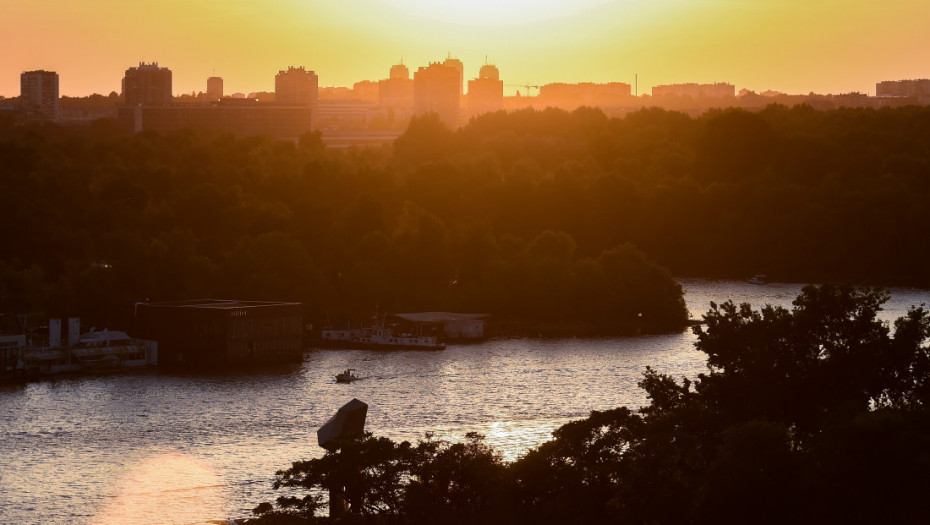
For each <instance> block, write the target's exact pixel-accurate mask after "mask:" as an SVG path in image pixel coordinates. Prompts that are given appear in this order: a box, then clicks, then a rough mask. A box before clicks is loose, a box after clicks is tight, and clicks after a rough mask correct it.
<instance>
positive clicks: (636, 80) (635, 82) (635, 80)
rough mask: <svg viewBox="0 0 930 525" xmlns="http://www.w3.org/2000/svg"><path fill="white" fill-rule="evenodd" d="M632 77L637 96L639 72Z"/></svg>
mask: <svg viewBox="0 0 930 525" xmlns="http://www.w3.org/2000/svg"><path fill="white" fill-rule="evenodd" d="M633 78H634V80H633V83H634V84H635V85H636V91H635V93H636V95H635V96H637V97H638V96H639V73H636V74H634V75H633Z"/></svg>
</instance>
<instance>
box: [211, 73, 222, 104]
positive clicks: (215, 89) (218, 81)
mask: <svg viewBox="0 0 930 525" xmlns="http://www.w3.org/2000/svg"><path fill="white" fill-rule="evenodd" d="M221 98H223V79H222V78H220V77H210V78H208V79H207V102H216V101H217V100H219V99H221Z"/></svg>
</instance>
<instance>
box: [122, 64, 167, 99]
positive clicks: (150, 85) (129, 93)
mask: <svg viewBox="0 0 930 525" xmlns="http://www.w3.org/2000/svg"><path fill="white" fill-rule="evenodd" d="M122 98H123V105H125V106H169V105H171V70H170V69H168V68H166V67H158V62H152V63H151V64H146V63H145V62H139V67H131V68H129V69H127V70H126V74H125V75H124V76H123V95H122Z"/></svg>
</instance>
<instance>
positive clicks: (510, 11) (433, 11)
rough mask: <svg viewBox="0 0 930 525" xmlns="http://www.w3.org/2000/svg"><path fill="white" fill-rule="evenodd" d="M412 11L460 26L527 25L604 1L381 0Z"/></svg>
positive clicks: (603, 0) (603, 1) (604, 1)
mask: <svg viewBox="0 0 930 525" xmlns="http://www.w3.org/2000/svg"><path fill="white" fill-rule="evenodd" d="M384 1H385V2H386V3H387V4H389V5H392V6H395V7H398V8H400V9H403V10H405V11H407V12H409V13H411V14H414V15H418V16H423V17H426V18H432V19H435V20H440V21H443V22H451V23H456V24H462V25H478V26H495V25H517V24H530V23H533V22H539V21H541V20H547V19H551V18H556V17H560V16H565V15H569V14H572V13H576V12H578V11H581V10H584V9H586V8H589V7H593V6H596V5H598V4H603V3H606V2H607V0H573V1H572V2H565V1H563V0H534V1H532V2H528V1H525V0H384Z"/></svg>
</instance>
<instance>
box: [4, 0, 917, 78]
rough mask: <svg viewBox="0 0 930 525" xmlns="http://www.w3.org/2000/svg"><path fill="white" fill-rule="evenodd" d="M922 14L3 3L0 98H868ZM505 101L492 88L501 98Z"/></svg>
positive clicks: (327, 0) (677, 2)
mask: <svg viewBox="0 0 930 525" xmlns="http://www.w3.org/2000/svg"><path fill="white" fill-rule="evenodd" d="M928 21H930V0H885V1H883V2H876V1H874V0H870V1H866V0H845V1H840V0H570V1H557V0H534V1H523V0H261V1H259V0H2V1H0V49H2V50H3V52H2V59H0V95H4V96H16V95H18V94H19V74H20V73H21V72H22V71H28V70H33V69H46V70H53V71H57V72H58V74H59V76H60V90H61V94H62V95H71V96H78V95H86V94H90V93H94V92H97V93H102V94H107V93H109V92H111V91H119V89H120V79H121V78H122V76H123V72H124V71H125V70H126V68H128V67H130V66H135V65H137V64H138V63H139V62H140V61H146V62H152V61H157V62H159V65H161V66H165V67H168V68H170V69H171V70H172V72H173V78H174V92H175V93H176V94H178V93H189V92H191V91H205V90H206V79H207V77H209V76H211V75H214V74H215V75H217V76H220V77H223V79H224V84H225V91H226V92H227V93H233V92H237V91H238V92H243V93H248V92H251V91H273V90H274V75H275V74H276V73H277V72H278V70H280V69H284V68H286V67H287V66H290V65H293V66H301V65H302V66H305V67H307V68H308V69H313V70H315V71H316V72H317V74H318V75H319V77H320V85H321V86H333V85H336V86H351V85H352V83H353V82H356V81H358V80H378V79H382V78H386V77H387V75H388V69H389V68H390V66H391V65H392V64H395V63H397V62H398V61H399V60H400V59H401V58H403V61H404V63H405V64H407V65H408V66H409V67H410V69H411V72H413V71H414V70H415V69H416V68H417V67H418V66H424V65H427V64H428V63H429V62H430V61H439V60H442V59H444V58H446V57H447V56H448V55H449V54H450V53H451V54H452V55H453V56H455V57H457V58H459V59H461V60H462V61H463V62H464V63H465V77H466V79H468V78H474V77H476V76H477V73H478V68H479V67H480V66H481V64H483V63H484V60H485V56H487V57H488V60H489V62H492V63H494V64H496V65H497V66H498V67H499V68H500V71H501V78H502V79H503V80H504V82H505V84H509V85H512V86H516V85H519V84H527V83H529V84H546V83H550V82H583V81H589V82H610V81H616V82H627V83H630V84H631V85H632V84H633V80H634V75H636V74H638V75H639V93H640V94H642V93H649V89H650V88H651V87H652V86H654V85H658V84H671V83H682V82H699V83H711V82H730V83H732V84H735V85H736V88H737V90H739V89H742V88H748V89H752V90H756V91H763V90H767V89H773V90H778V91H783V92H787V93H808V92H811V91H814V92H818V93H841V92H850V91H859V92H864V93H873V94H874V91H875V83H876V82H878V81H881V80H900V79H905V78H930V39H928V38H927V34H928V29H927V27H928V24H930V22H928ZM515 89H521V88H517V87H507V88H505V90H506V92H507V93H512V92H513V91H514V90H515Z"/></svg>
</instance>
